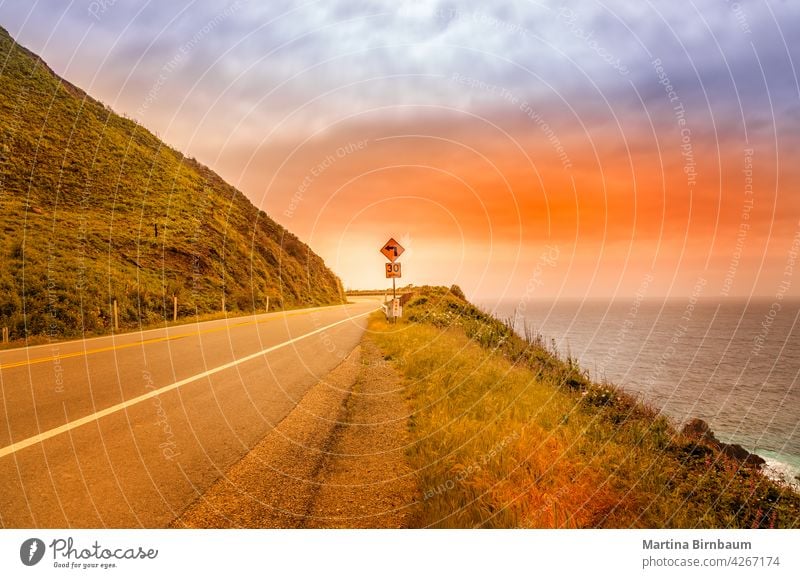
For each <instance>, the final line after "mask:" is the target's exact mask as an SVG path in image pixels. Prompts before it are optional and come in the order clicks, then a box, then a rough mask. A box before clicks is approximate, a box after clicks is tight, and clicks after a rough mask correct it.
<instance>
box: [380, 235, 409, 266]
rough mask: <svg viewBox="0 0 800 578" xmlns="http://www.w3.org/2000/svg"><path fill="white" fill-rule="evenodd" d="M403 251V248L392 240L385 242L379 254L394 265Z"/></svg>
mask: <svg viewBox="0 0 800 578" xmlns="http://www.w3.org/2000/svg"><path fill="white" fill-rule="evenodd" d="M403 251H405V249H403V247H402V246H400V243H398V242H397V241H395V240H394V239H389V240H388V241H386V243H385V244H384V245H383V247H382V248H381V253H383V256H384V257H386V258H387V259H389V261H391V262H392V263H394V262H395V261H396V260H397V258H398V257H399V256H400V255H402V254H403Z"/></svg>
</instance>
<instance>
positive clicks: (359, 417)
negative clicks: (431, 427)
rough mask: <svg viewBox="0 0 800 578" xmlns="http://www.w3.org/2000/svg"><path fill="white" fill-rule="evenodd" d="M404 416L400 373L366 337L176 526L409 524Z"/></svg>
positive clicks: (412, 487)
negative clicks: (398, 373)
mask: <svg viewBox="0 0 800 578" xmlns="http://www.w3.org/2000/svg"><path fill="white" fill-rule="evenodd" d="M407 422H408V407H407V403H406V400H405V394H404V390H403V387H402V382H401V379H400V377H399V376H398V375H397V373H396V372H395V371H394V370H393V369H392V368H391V367H390V366H389V364H387V363H386V362H385V361H384V359H383V356H382V355H381V353H380V351H379V350H378V348H377V347H376V346H375V344H374V343H373V342H372V341H370V340H369V338H368V337H365V338H364V339H363V340H362V342H361V345H360V346H359V347H357V348H356V349H355V350H353V352H352V353H351V354H350V355H349V356H348V357H347V358H346V359H345V360H344V361H343V362H342V363H341V364H340V365H339V366H338V367H336V368H335V369H334V370H333V371H332V372H331V373H330V374H328V375H327V376H326V377H325V379H323V380H321V381H320V382H319V383H317V384H316V385H315V386H314V387H313V388H311V389H310V390H309V391H308V393H306V395H305V396H304V397H303V399H302V400H301V401H300V403H299V404H298V405H297V407H295V408H294V410H292V412H291V413H290V414H289V415H288V416H286V418H285V419H284V420H283V421H282V422H281V423H280V424H278V426H277V427H276V428H275V429H274V430H273V431H272V432H270V433H269V434H267V436H266V437H265V438H264V439H263V440H261V442H259V443H258V445H256V447H254V448H253V450H251V451H250V452H249V453H248V454H247V455H246V456H245V457H244V458H242V459H241V460H240V461H239V462H237V463H236V464H235V465H234V466H232V467H231V468H230V469H229V470H228V471H227V472H226V473H225V475H224V476H223V477H222V478H220V479H219V480H218V481H217V482H215V483H214V484H213V485H212V486H211V487H210V488H209V489H208V491H207V492H206V493H205V494H204V495H203V496H201V497H200V498H199V499H198V500H196V501H195V502H194V503H193V504H191V505H190V506H189V507H188V508H187V509H186V510H185V511H184V512H183V513H182V514H181V515H180V516H179V517H177V518H176V519H175V520H174V521H173V522H172V523H171V524H170V527H175V528H402V527H408V526H410V525H411V524H412V523H413V515H414V511H415V503H416V501H417V499H418V496H419V492H418V489H417V487H416V483H415V479H414V476H413V472H412V470H411V469H410V468H409V467H408V465H407V463H406V460H405V452H406V449H407V447H408V444H409V443H410V436H409V434H408V428H407Z"/></svg>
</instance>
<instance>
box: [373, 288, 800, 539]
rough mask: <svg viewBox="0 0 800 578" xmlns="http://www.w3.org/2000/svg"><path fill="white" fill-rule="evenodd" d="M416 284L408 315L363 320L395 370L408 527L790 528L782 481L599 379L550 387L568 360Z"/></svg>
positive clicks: (793, 499)
mask: <svg viewBox="0 0 800 578" xmlns="http://www.w3.org/2000/svg"><path fill="white" fill-rule="evenodd" d="M428 291H429V293H428V294H426V298H424V299H418V300H417V302H416V303H415V302H414V301H413V300H412V303H411V304H410V305H409V307H408V308H407V319H411V321H404V322H401V323H399V324H397V325H388V324H386V322H385V321H384V320H383V319H382V318H379V317H375V318H374V319H372V321H371V326H370V329H371V331H373V332H374V338H375V340H376V341H377V342H378V343H379V345H380V346H381V348H382V349H383V351H384V352H385V354H386V356H387V358H388V359H390V360H392V362H393V363H395V364H396V365H397V366H398V367H399V368H400V370H401V371H402V372H403V373H404V375H405V376H406V378H407V388H408V396H409V398H410V402H411V405H412V407H413V416H412V422H411V423H412V427H411V429H412V434H413V438H414V440H415V442H414V444H413V446H412V448H411V449H410V450H409V454H408V457H409V460H410V462H411V465H412V467H413V468H414V469H415V470H416V472H417V476H418V479H419V487H420V489H421V491H422V493H423V500H422V505H421V512H420V517H419V520H418V522H419V525H421V526H425V527H428V526H433V527H494V528H510V527H535V528H586V527H622V528H626V527H684V528H687V527H715V528H726V527H752V526H756V527H770V526H774V527H798V526H799V525H800V509H798V505H799V504H800V499H798V496H797V495H796V494H794V493H792V492H790V491H789V490H788V489H787V488H786V487H783V486H780V485H778V484H776V483H774V482H772V481H770V480H767V479H766V478H764V477H763V476H761V475H760V474H759V473H757V472H755V471H753V470H751V469H747V468H743V467H740V466H739V464H737V463H734V462H731V461H730V460H728V459H727V458H725V457H724V456H721V455H720V454H719V452H715V451H714V450H713V449H712V448H708V447H706V446H698V445H696V444H695V443H693V442H690V441H689V440H687V439H686V438H684V436H682V435H680V434H678V432H677V431H676V429H675V428H674V427H673V425H671V424H670V423H669V422H668V421H667V420H666V419H665V418H663V417H660V416H658V415H657V414H656V413H655V412H654V411H652V410H650V409H649V408H646V407H644V406H642V405H641V404H637V403H635V402H633V401H632V400H631V399H630V398H628V397H626V396H625V395H624V394H622V393H621V392H619V391H618V390H616V389H614V388H613V387H610V386H600V385H597V384H591V383H585V384H583V385H581V386H580V387H577V388H574V387H567V386H565V385H563V384H564V383H565V379H564V374H563V372H564V371H567V372H569V371H572V369H574V368H571V367H570V364H569V363H567V362H564V361H560V360H558V359H550V360H544V359H543V356H546V355H549V356H552V354H551V353H547V352H545V351H542V350H539V351H535V352H532V353H531V352H528V353H525V354H524V355H522V354H520V351H519V348H520V345H519V344H518V343H517V344H511V346H510V349H509V347H507V346H506V344H507V343H508V342H509V341H510V340H513V339H519V338H518V337H513V338H511V337H509V336H508V335H506V336H505V337H502V338H501V339H500V340H499V342H498V343H495V344H492V343H491V342H487V341H486V339H485V336H486V335H488V334H492V333H495V334H497V335H502V333H503V332H502V330H501V329H500V328H497V327H488V326H489V325H491V324H492V323H497V322H495V321H492V320H489V319H487V318H485V317H482V315H481V314H480V313H479V312H476V310H475V309H474V307H472V306H471V305H469V304H468V303H466V302H464V301H461V303H462V305H463V307H462V310H461V311H460V312H459V311H457V310H456V308H454V307H453V306H452V304H453V303H458V302H459V301H460V300H459V299H457V298H455V297H454V296H452V295H448V294H446V292H444V290H428ZM437 291H438V292H437ZM447 312H453V315H452V316H450V317H449V318H448V316H447V315H446V313H447ZM442 319H447V321H446V322H444V323H443V322H441V320H442ZM437 320H438V321H437ZM476 320H477V321H476ZM475 323H478V324H483V325H486V326H487V327H486V328H485V329H486V330H485V331H482V330H476V329H475ZM500 325H502V324H500ZM468 334H469V335H472V338H469V337H468V336H467V335H468ZM528 347H529V348H532V347H534V345H531V344H530V343H528ZM512 359H514V361H512ZM522 359H526V360H529V361H530V360H534V361H530V362H527V361H526V362H525V363H522V362H521V361H520V360H522ZM542 367H550V368H551V369H549V370H543V369H542ZM569 383H570V384H571V383H572V382H569ZM559 384H561V385H559ZM609 400H610V401H609Z"/></svg>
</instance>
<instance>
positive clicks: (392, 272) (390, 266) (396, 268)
mask: <svg viewBox="0 0 800 578" xmlns="http://www.w3.org/2000/svg"><path fill="white" fill-rule="evenodd" d="M400 277H402V275H401V274H400V263H386V278H387V279H399V278H400Z"/></svg>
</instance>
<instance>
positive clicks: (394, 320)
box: [392, 277, 397, 323]
mask: <svg viewBox="0 0 800 578" xmlns="http://www.w3.org/2000/svg"><path fill="white" fill-rule="evenodd" d="M396 300H397V288H396V287H395V278H394V277H392V323H397V318H396V317H395V316H394V303H395V301H396Z"/></svg>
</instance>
